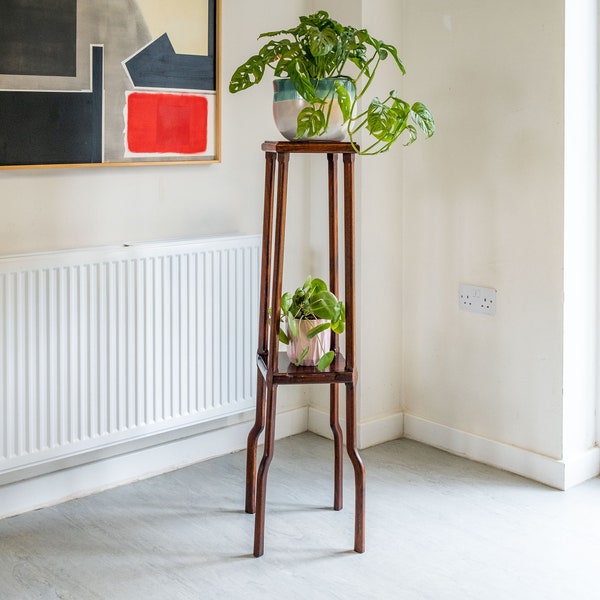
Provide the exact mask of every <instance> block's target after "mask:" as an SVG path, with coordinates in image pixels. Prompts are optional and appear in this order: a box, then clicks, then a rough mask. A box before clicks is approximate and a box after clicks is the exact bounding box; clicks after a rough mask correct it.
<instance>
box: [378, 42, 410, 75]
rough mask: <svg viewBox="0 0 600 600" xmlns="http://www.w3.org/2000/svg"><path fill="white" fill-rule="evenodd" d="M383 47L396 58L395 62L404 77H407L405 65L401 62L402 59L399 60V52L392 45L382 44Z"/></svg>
mask: <svg viewBox="0 0 600 600" xmlns="http://www.w3.org/2000/svg"><path fill="white" fill-rule="evenodd" d="M382 47H383V48H385V49H386V50H387V51H388V52H389V53H390V54H391V55H392V56H393V57H394V61H395V62H396V64H397V65H398V68H399V69H400V71H401V72H402V75H405V74H406V69H405V68H404V65H403V64H402V61H401V60H400V58H398V50H397V49H396V48H395V47H394V46H392V45H391V44H384V43H382Z"/></svg>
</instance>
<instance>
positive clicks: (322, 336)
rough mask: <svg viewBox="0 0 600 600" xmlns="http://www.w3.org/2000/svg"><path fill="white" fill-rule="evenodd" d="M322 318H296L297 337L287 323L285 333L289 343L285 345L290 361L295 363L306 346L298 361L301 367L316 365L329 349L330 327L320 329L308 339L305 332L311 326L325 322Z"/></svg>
mask: <svg viewBox="0 0 600 600" xmlns="http://www.w3.org/2000/svg"><path fill="white" fill-rule="evenodd" d="M326 322H327V321H325V320H324V319H312V320H308V319H297V320H296V323H297V324H298V337H295V336H293V335H292V333H291V331H290V328H289V325H287V324H286V325H287V334H288V338H289V340H290V343H289V344H288V345H287V355H288V358H289V359H290V362H292V363H294V364H295V363H297V362H298V359H299V358H300V356H302V353H303V352H304V350H305V349H306V348H308V352H307V353H306V356H305V357H304V358H303V359H302V362H301V363H300V365H301V366H303V367H314V366H316V365H317V363H318V362H319V360H321V357H322V356H323V354H325V352H328V351H329V348H330V345H331V329H325V331H321V332H320V333H318V334H317V335H316V336H315V337H314V338H312V339H308V337H306V334H307V333H308V332H309V331H310V330H311V329H312V328H313V327H317V326H318V325H321V324H322V323H326Z"/></svg>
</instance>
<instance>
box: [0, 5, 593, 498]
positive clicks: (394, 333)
mask: <svg viewBox="0 0 600 600" xmlns="http://www.w3.org/2000/svg"><path fill="white" fill-rule="evenodd" d="M321 7H322V8H325V9H326V10H329V12H330V13H331V14H332V16H333V17H334V18H336V19H338V20H340V21H342V22H344V21H346V22H352V23H354V24H356V25H357V26H360V25H361V24H363V25H365V26H366V27H368V28H369V29H371V30H372V32H373V33H375V34H376V35H377V36H380V37H382V38H384V39H386V41H389V42H391V43H395V44H399V46H400V55H401V56H402V58H403V59H404V60H405V63H406V66H407V71H408V73H407V75H406V77H405V78H404V79H403V81H402V88H401V91H402V93H403V95H404V96H406V97H407V98H409V99H419V100H422V101H424V102H425V103H426V104H428V106H429V107H430V108H431V110H432V112H433V113H434V116H435V117H436V121H437V126H438V131H437V133H436V135H435V136H434V138H432V139H431V140H428V141H420V142H418V143H417V144H415V145H414V146H412V147H411V148H408V149H404V148H396V149H394V150H392V151H391V152H390V153H389V154H388V155H386V156H383V157H380V158H378V159H370V158H360V159H358V162H357V219H358V223H357V233H358V240H357V253H358V261H359V264H358V269H357V277H358V285H359V288H358V289H359V291H358V298H357V302H358V311H359V319H360V322H359V336H358V342H359V367H360V374H359V399H360V421H361V434H362V438H361V444H362V445H369V444H370V443H374V442H377V441H383V440H384V439H389V438H392V437H398V436H399V435H401V434H402V431H403V423H404V428H405V432H406V433H407V434H408V435H410V436H411V437H415V438H417V439H422V440H424V441H427V442H428V443H432V444H435V445H438V446H442V447H445V448H448V449H450V450H451V451H454V452H460V453H464V454H466V455H468V456H470V457H472V458H475V459H478V460H485V461H486V462H491V463H494V464H498V465H499V466H501V467H504V468H509V469H512V470H514V471H516V472H523V473H525V474H526V475H528V476H531V477H536V478H538V479H540V480H543V481H548V482H549V483H552V484H553V485H558V487H560V481H559V480H560V478H561V474H560V473H559V472H558V471H559V470H560V469H562V468H563V467H564V459H565V456H564V437H563V426H564V414H563V408H564V407H563V397H562V385H563V380H562V371H563V291H564V289H563V225H564V221H563V208H564V202H563V200H564V176H563V173H564V160H563V152H564V116H563V115H564V99H563V95H564V80H565V75H564V69H563V64H564V56H565V38H564V21H565V19H564V2H563V0H530V1H528V2H525V3H524V2H522V1H520V0H506V1H505V2H501V3H498V2H493V1H492V0H484V1H481V0H448V1H447V2H444V3H440V2H436V1H435V0H401V1H394V0H369V1H368V2H367V1H366V0H345V1H344V2H342V1H341V0H324V1H323V2H318V3H317V2H316V1H315V0H294V1H290V2H270V1H267V0H260V2H258V3H257V2H253V3H245V2H233V1H231V0H223V7H222V12H223V24H224V25H223V28H222V29H223V41H222V47H223V54H222V72H223V82H222V89H223V91H224V92H223V94H222V107H223V111H222V112H223V137H222V147H223V152H222V163H221V164H218V165H213V166H166V167H140V168H133V167H126V168H107V169H65V170H62V169H50V170H24V171H0V201H1V203H2V219H0V254H9V253H16V252H27V251H34V250H47V249H53V248H65V247H78V246H89V245H101V244H112V243H121V242H125V241H133V240H146V239H157V238H161V239H163V238H167V237H173V236H193V235H197V234H203V233H222V232H236V231H239V232H256V231H259V230H260V226H261V217H262V215H261V211H262V194H263V164H264V158H263V155H262V153H261V152H260V149H259V145H260V142H261V141H262V140H264V139H267V138H270V137H272V136H276V135H277V134H276V131H275V128H274V126H273V124H272V118H271V113H270V98H271V90H270V88H269V86H268V85H263V86H259V87H258V88H256V89H253V90H251V91H248V92H245V93H243V94H240V95H237V96H231V95H229V94H228V93H227V92H226V91H225V90H226V83H227V78H228V76H229V74H230V73H231V72H232V71H233V69H234V68H235V67H236V66H237V65H238V64H239V63H240V62H241V61H242V60H244V59H245V58H246V57H247V56H248V55H249V54H250V53H251V52H253V51H254V50H255V49H256V48H257V47H258V42H257V41H256V36H257V34H258V33H259V32H261V31H267V30H270V29H278V28H280V27H282V26H285V25H287V24H290V25H292V24H293V23H294V22H295V21H296V18H297V16H298V15H299V14H303V13H305V12H306V11H308V10H314V9H317V8H321ZM320 168H321V167H317V166H315V164H314V161H303V160H297V161H295V162H294V165H293V168H292V169H291V172H290V178H291V179H290V207H289V213H288V217H289V218H290V221H291V222H293V223H294V226H293V227H291V228H289V229H288V241H289V242H290V244H291V245H294V244H296V245H297V247H300V244H301V242H302V240H303V239H308V240H310V244H309V247H308V249H307V250H306V251H299V252H298V254H297V255H294V256H293V257H290V256H286V259H287V261H288V263H287V265H286V268H287V267H289V268H290V271H291V274H290V276H289V277H288V281H292V277H296V278H297V277H301V276H303V275H305V274H306V273H307V272H310V271H311V270H313V269H314V268H316V267H318V266H319V265H320V259H319V252H320V251H321V250H322V249H323V248H324V246H323V244H324V242H321V241H319V239H318V236H316V235H315V234H314V233H312V230H311V229H310V227H311V224H312V225H314V223H312V222H311V220H314V219H315V216H314V214H312V215H310V216H309V217H308V218H307V217H305V216H303V215H302V212H301V207H302V204H303V203H306V202H307V199H310V200H311V202H310V206H311V210H312V209H313V208H314V207H315V206H318V204H319V202H321V200H320V198H319V192H316V191H315V189H314V188H315V181H316V179H315V178H316V177H317V176H319V177H320V176H321V175H320V174H319V169H320ZM313 213H314V210H313ZM460 282H463V283H473V284H479V285H485V286H492V287H495V288H496V289H497V290H498V312H497V315H496V316H495V317H484V316H478V315H472V314H469V313H462V312H459V311H458V308H457V300H456V296H457V288H458V284H459V283H460ZM382 323H383V328H382V327H381V325H382ZM290 393H291V392H288V390H286V394H285V395H284V397H287V395H288V394H290ZM310 393H313V392H310ZM302 402H303V399H302V397H301V396H299V397H298V398H296V399H295V400H292V406H300V405H301V404H302ZM312 407H313V412H314V414H315V415H316V421H314V422H312V424H311V425H310V427H311V428H312V429H315V430H317V431H321V425H322V424H323V420H322V418H321V417H323V415H325V413H326V410H327V408H326V407H327V404H326V401H325V399H324V398H323V397H322V396H321V395H319V393H317V391H316V390H315V391H314V400H313V403H312ZM403 415H404V419H403ZM591 417H592V418H593V415H592V416H590V415H589V406H587V407H586V409H585V411H584V414H583V415H582V416H581V418H585V419H588V418H591ZM325 429H326V427H325ZM563 479H564V477H563Z"/></svg>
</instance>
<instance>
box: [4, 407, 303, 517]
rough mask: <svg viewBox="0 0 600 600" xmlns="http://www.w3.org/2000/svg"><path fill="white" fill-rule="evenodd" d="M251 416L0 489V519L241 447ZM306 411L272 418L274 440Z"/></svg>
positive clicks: (294, 429) (293, 429) (293, 428)
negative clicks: (274, 432) (274, 429)
mask: <svg viewBox="0 0 600 600" xmlns="http://www.w3.org/2000/svg"><path fill="white" fill-rule="evenodd" d="M253 418H254V412H253V411H252V412H250V413H247V415H245V419H246V420H245V421H244V422H241V423H236V424H233V425H228V426H226V427H221V428H218V429H213V430H211V431H206V432H203V433H200V434H198V435H193V436H187V437H185V438H183V439H178V440H172V441H169V442H166V443H161V444H158V445H156V446H150V447H147V448H144V449H141V450H137V451H134V452H128V453H126V454H121V455H118V456H111V457H109V458H104V459H100V460H96V461H93V462H88V463H86V464H81V465H77V466H74V467H70V468H65V469H61V470H58V471H54V472H51V473H47V474H45V475H39V476H37V477H32V478H30V479H24V480H21V481H15V482H13V483H8V484H6V485H2V486H0V518H4V517H8V516H13V515H17V514H21V513H24V512H28V511H31V510H36V509H38V508H43V507H46V506H51V505H53V504H59V503H61V502H65V501H67V500H72V499H74V498H80V497H82V496H87V495H89V494H92V493H95V492H100V491H102V490H106V489H110V488H113V487H117V486H119V485H123V484H127V483H131V482H133V481H138V480H140V479H145V478H148V477H153V476H155V475H160V474H161V473H166V472H168V471H173V470H175V469H179V468H182V467H186V466H189V465H191V464H193V463H196V462H200V461H202V460H207V459H209V458H214V457H216V456H222V455H224V454H229V453H231V452H236V451H238V450H242V449H244V448H245V447H246V438H247V436H248V431H249V430H250V427H251V426H252V423H253ZM307 426H308V410H307V408H305V407H303V408H298V409H294V410H290V411H286V412H281V413H278V414H277V428H276V437H277V438H278V439H279V438H284V437H288V436H290V435H295V434H297V433H302V432H303V431H306V429H307Z"/></svg>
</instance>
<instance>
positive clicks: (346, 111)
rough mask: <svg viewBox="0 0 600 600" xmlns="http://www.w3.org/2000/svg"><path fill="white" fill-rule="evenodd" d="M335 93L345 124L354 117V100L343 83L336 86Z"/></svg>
mask: <svg viewBox="0 0 600 600" xmlns="http://www.w3.org/2000/svg"><path fill="white" fill-rule="evenodd" d="M335 91H336V93H337V99H338V104H339V105H340V109H341V111H342V116H343V117H344V123H345V122H346V121H347V120H348V119H349V118H350V117H351V115H352V99H351V98H350V94H349V93H348V90H347V89H346V88H345V87H344V86H343V85H342V84H341V83H336V84H335Z"/></svg>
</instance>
